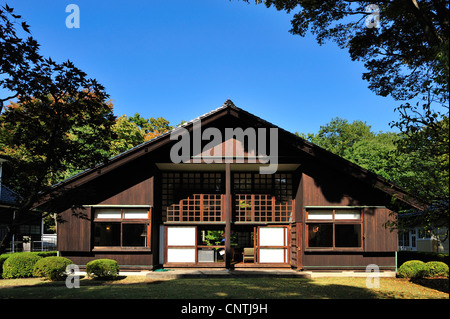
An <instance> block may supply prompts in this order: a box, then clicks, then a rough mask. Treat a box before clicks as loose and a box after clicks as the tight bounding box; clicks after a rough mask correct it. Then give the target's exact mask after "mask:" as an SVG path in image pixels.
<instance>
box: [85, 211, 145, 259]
mask: <svg viewBox="0 0 450 319" xmlns="http://www.w3.org/2000/svg"><path fill="white" fill-rule="evenodd" d="M102 208H103V207H102ZM104 208H110V209H116V210H120V218H97V217H95V208H94V210H93V216H94V219H93V221H92V223H93V226H94V227H93V231H94V230H95V224H101V223H120V246H95V238H94V236H93V237H92V238H93V239H92V241H93V243H92V246H93V249H92V250H93V251H151V229H152V222H151V221H152V207H145V208H143V207H122V208H120V207H104ZM98 209H101V208H100V207H99V208H98ZM130 209H131V210H132V209H147V218H124V210H130ZM124 224H147V238H146V247H141V246H123V225H124Z"/></svg>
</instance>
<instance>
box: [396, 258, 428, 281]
mask: <svg viewBox="0 0 450 319" xmlns="http://www.w3.org/2000/svg"><path fill="white" fill-rule="evenodd" d="M424 270H425V263H424V262H423V261H421V260H409V261H407V262H405V263H403V264H402V265H401V266H400V267H399V268H398V270H397V276H398V277H400V278H420V277H422V276H423V272H424Z"/></svg>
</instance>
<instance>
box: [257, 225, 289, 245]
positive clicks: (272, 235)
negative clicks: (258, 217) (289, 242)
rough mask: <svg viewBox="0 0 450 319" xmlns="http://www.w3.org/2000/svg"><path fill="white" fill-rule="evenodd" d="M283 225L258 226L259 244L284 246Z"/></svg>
mask: <svg viewBox="0 0 450 319" xmlns="http://www.w3.org/2000/svg"><path fill="white" fill-rule="evenodd" d="M284 237H285V228H284V227H261V228H259V245H260V246H285V242H284Z"/></svg>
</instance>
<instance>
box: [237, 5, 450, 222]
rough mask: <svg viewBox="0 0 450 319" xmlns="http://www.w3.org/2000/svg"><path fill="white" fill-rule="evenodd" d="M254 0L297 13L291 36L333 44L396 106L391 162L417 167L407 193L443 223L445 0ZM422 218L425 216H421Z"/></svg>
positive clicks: (445, 172)
mask: <svg viewBox="0 0 450 319" xmlns="http://www.w3.org/2000/svg"><path fill="white" fill-rule="evenodd" d="M245 1H246V2H249V0H245ZM255 2H256V3H262V2H264V3H265V5H266V7H268V8H269V7H272V6H274V7H275V8H276V9H277V10H283V11H286V12H287V13H290V12H295V13H294V15H293V18H292V20H291V25H292V29H291V30H290V32H291V33H292V34H294V35H300V36H305V35H306V34H307V33H308V32H311V33H312V34H313V35H315V37H316V40H317V42H318V43H319V44H320V45H322V44H324V43H325V42H326V41H327V40H332V41H334V42H335V43H336V44H337V45H338V46H339V47H340V48H341V49H345V50H348V52H349V54H350V57H351V59H352V60H354V61H361V62H363V63H364V66H365V68H366V70H367V72H364V73H363V74H362V78H363V79H364V80H366V81H368V84H369V89H371V90H372V91H373V92H374V93H375V94H377V95H380V96H391V97H393V98H394V99H396V100H398V101H399V104H400V103H401V104H400V105H399V106H398V107H397V108H396V111H397V112H398V113H399V115H400V116H399V119H398V120H394V121H392V122H391V123H390V125H391V127H395V128H397V129H399V130H400V132H401V133H402V135H401V138H400V139H399V140H398V141H397V142H398V152H397V156H404V155H405V154H409V156H410V157H411V163H413V162H416V163H417V164H416V167H415V169H416V170H418V171H416V173H417V174H416V175H414V176H415V177H417V176H420V175H422V177H423V178H422V179H418V178H412V180H414V182H415V183H416V185H415V186H413V184H412V183H409V185H408V187H409V188H410V190H411V191H412V192H413V195H416V196H421V197H422V198H424V199H425V201H426V202H428V203H430V204H431V205H430V206H429V208H430V209H429V212H432V213H433V214H434V217H433V219H434V220H437V219H439V220H441V219H442V217H445V216H447V225H448V204H449V194H448V187H445V186H443V183H442V181H445V180H448V157H446V156H445V155H444V153H447V154H448V143H449V140H448V124H445V123H448V116H449V114H448V102H449V38H448V37H449V34H450V32H449V31H450V30H449V11H450V10H449V2H448V1H444V0H422V1H420V0H391V1H385V0H375V1H352V0H331V1H322V0H264V1H262V0H255ZM445 126H446V127H447V131H444V127H445ZM425 149H426V150H428V151H429V152H424V150H425ZM446 162H447V165H446V166H445V163H446ZM439 168H440V172H439ZM438 175H439V176H438ZM446 176H447V177H446ZM404 182H406V181H404ZM429 187H431V188H429ZM424 189H427V190H428V191H426V192H424ZM423 196H425V197H423ZM421 216H423V217H424V218H425V219H426V218H427V216H428V217H430V215H429V214H428V213H427V212H422V214H421Z"/></svg>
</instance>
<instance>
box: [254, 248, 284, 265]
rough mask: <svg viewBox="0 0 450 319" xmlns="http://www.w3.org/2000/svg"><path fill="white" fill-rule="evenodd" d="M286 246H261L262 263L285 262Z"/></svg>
mask: <svg viewBox="0 0 450 319" xmlns="http://www.w3.org/2000/svg"><path fill="white" fill-rule="evenodd" d="M284 251H285V249H284V248H261V249H260V250H259V262H260V263H284Z"/></svg>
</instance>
